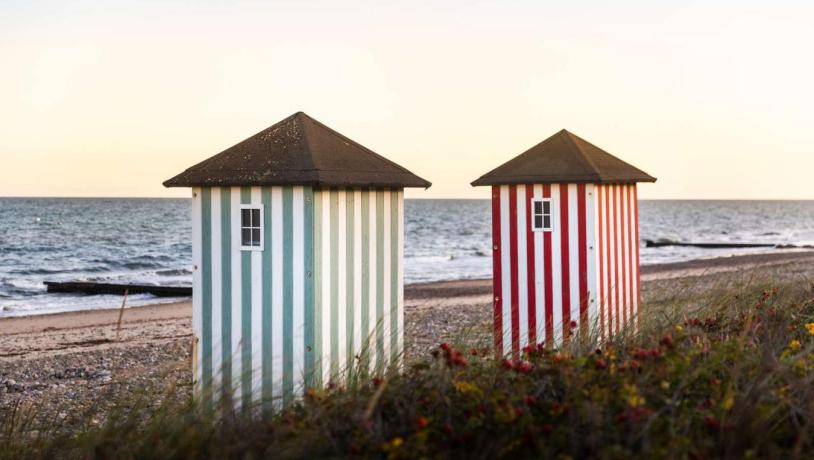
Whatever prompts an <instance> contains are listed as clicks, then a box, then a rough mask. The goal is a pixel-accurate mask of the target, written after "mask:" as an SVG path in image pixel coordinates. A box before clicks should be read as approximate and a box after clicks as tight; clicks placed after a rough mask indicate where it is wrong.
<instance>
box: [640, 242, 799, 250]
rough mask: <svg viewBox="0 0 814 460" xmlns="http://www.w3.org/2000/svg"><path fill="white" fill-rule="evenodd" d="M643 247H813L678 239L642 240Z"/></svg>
mask: <svg viewBox="0 0 814 460" xmlns="http://www.w3.org/2000/svg"><path fill="white" fill-rule="evenodd" d="M644 245H645V247H648V248H661V247H665V246H681V247H692V248H703V249H737V248H774V249H814V246H812V245H810V244H768V243H682V242H679V241H653V240H644Z"/></svg>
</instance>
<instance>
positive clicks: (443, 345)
mask: <svg viewBox="0 0 814 460" xmlns="http://www.w3.org/2000/svg"><path fill="white" fill-rule="evenodd" d="M439 348H440V349H442V350H444V351H449V344H448V343H446V342H444V343H442V344H441V346H439Z"/></svg>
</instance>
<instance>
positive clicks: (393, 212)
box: [390, 190, 401, 363]
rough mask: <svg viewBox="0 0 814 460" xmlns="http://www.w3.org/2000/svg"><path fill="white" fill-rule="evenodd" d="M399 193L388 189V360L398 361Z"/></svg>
mask: <svg viewBox="0 0 814 460" xmlns="http://www.w3.org/2000/svg"><path fill="white" fill-rule="evenodd" d="M398 206H399V195H398V190H391V191H390V362H391V363H396V362H398V356H399V353H400V352H401V350H399V349H398V337H399V323H398V319H399V318H398V305H399V303H398V302H399V265H398V260H399V253H398V250H399V245H398V241H399V240H398V235H399V221H398V218H399V207H398Z"/></svg>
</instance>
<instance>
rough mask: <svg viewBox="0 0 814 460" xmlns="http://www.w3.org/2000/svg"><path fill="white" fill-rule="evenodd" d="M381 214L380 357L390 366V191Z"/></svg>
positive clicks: (385, 194) (386, 194) (385, 198)
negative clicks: (382, 280) (382, 293)
mask: <svg viewBox="0 0 814 460" xmlns="http://www.w3.org/2000/svg"><path fill="white" fill-rule="evenodd" d="M383 214H384V215H383V217H384V219H383V221H384V232H383V234H384V241H383V244H382V248H383V249H384V251H383V254H381V257H382V259H383V260H384V264H383V265H384V270H383V273H382V276H383V277H384V282H383V283H382V286H384V296H383V298H384V316H383V317H382V322H383V323H384V327H383V328H382V330H383V331H384V356H383V357H382V358H383V359H382V363H383V364H385V365H390V340H391V339H392V336H391V335H390V334H391V332H392V331H390V303H391V302H390V190H385V191H384V212H383Z"/></svg>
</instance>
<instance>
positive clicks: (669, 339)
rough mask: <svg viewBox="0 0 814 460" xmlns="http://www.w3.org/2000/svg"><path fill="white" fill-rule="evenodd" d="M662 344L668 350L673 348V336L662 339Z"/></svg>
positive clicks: (668, 335)
mask: <svg viewBox="0 0 814 460" xmlns="http://www.w3.org/2000/svg"><path fill="white" fill-rule="evenodd" d="M661 344H662V345H664V346H665V347H667V348H673V336H671V335H670V334H667V335H665V336H664V337H662V338H661Z"/></svg>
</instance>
